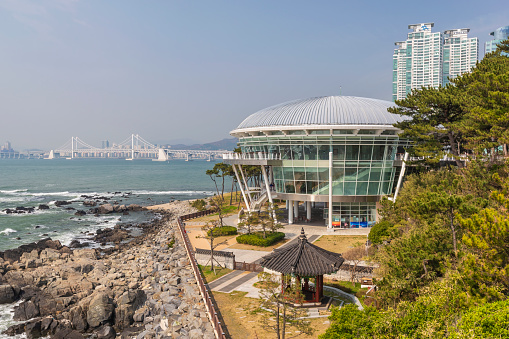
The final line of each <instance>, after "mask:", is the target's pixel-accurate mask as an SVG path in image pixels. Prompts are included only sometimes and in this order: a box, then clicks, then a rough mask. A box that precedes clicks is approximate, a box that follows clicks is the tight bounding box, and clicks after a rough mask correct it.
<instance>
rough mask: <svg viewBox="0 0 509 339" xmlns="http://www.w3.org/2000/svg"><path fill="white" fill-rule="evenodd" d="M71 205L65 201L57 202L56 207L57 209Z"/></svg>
mask: <svg viewBox="0 0 509 339" xmlns="http://www.w3.org/2000/svg"><path fill="white" fill-rule="evenodd" d="M70 204H71V202H70V201H63V200H57V201H55V206H57V207H60V206H64V205H70Z"/></svg>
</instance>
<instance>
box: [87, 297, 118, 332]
mask: <svg viewBox="0 0 509 339" xmlns="http://www.w3.org/2000/svg"><path fill="white" fill-rule="evenodd" d="M112 315H113V304H112V302H111V299H110V297H108V295H107V294H106V293H104V292H99V293H96V295H95V296H94V297H93V298H92V300H91V301H90V305H89V307H88V312H87V322H88V324H89V325H90V327H93V328H95V327H99V326H100V325H101V324H103V323H105V322H107V321H108V320H110V318H111V316H112Z"/></svg>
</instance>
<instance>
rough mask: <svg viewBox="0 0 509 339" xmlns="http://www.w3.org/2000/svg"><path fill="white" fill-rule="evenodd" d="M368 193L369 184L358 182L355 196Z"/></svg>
mask: <svg viewBox="0 0 509 339" xmlns="http://www.w3.org/2000/svg"><path fill="white" fill-rule="evenodd" d="M367 191H368V183H367V182H364V181H359V182H357V190H356V191H355V195H366V194H367Z"/></svg>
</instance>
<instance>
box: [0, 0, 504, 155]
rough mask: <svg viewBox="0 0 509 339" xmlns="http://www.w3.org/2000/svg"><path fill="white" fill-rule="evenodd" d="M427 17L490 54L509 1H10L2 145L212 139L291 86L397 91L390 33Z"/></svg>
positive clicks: (2, 61)
mask: <svg viewBox="0 0 509 339" xmlns="http://www.w3.org/2000/svg"><path fill="white" fill-rule="evenodd" d="M423 22H434V23H435V27H434V28H433V31H444V30H447V29H456V28H470V33H469V36H471V37H478V38H479V40H480V49H479V50H480V51H479V52H480V53H479V54H480V57H482V55H483V54H484V53H483V51H484V42H485V41H487V40H490V39H491V38H492V37H491V36H490V35H489V33H490V32H492V31H493V30H495V29H496V28H498V27H500V26H506V25H509V2H507V0H491V1H472V0H462V1H457V0H449V1H443V0H442V1H436V0H429V1H408V0H406V1H400V0H396V1H380V0H377V1H363V0H357V1H348V2H347V1H341V0H337V1H320V0H314V1H298V0H288V1H284V0H281V1H276V0H271V1H264V0H257V1H243V0H239V1H233V0H230V1H222V0H213V1H210V0H207V1H205V0H203V1H198V0H196V1H184V0H182V1H176V0H175V1H173V0H165V1H163V0H159V1H157V0H153V1H141V0H140V1H130V0H110V1H103V0H89V1H84V0H83V1H81V0H34V1H29V0H0V145H2V144H3V143H4V142H6V141H10V142H11V143H12V146H13V148H14V149H16V150H20V151H21V150H23V149H26V148H40V149H44V150H50V149H55V148H58V147H60V146H62V145H64V144H65V143H67V142H68V141H69V140H70V139H71V137H73V136H78V137H79V138H80V139H81V140H84V141H85V142H87V143H89V144H92V145H95V146H100V145H101V141H102V140H109V141H110V143H112V142H121V141H123V140H125V139H127V138H128V137H129V136H130V135H131V134H133V133H134V134H139V135H140V136H142V137H143V138H144V139H146V140H148V141H150V142H152V143H157V144H165V143H178V142H184V143H188V144H190V143H195V142H199V143H202V142H211V141H216V140H220V139H223V138H227V137H230V136H229V132H230V131H231V130H233V129H235V127H237V126H238V125H239V124H240V123H241V122H242V120H244V119H245V118H246V117H247V116H249V115H250V114H252V113H255V112H257V111H258V110H261V109H263V108H266V107H269V106H272V105H276V104H279V103H282V102H286V101H290V100H294V99H301V98H309V97H315V96H326V95H340V94H341V95H352V96H359V97H369V98H377V99H383V100H391V94H392V92H391V91H392V54H393V51H394V42H396V41H401V40H405V39H406V35H407V33H408V32H409V30H408V28H407V27H408V25H409V24H415V23H423Z"/></svg>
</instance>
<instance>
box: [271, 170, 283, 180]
mask: <svg viewBox="0 0 509 339" xmlns="http://www.w3.org/2000/svg"><path fill="white" fill-rule="evenodd" d="M272 171H273V172H274V180H280V179H283V169H282V168H281V167H272Z"/></svg>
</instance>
